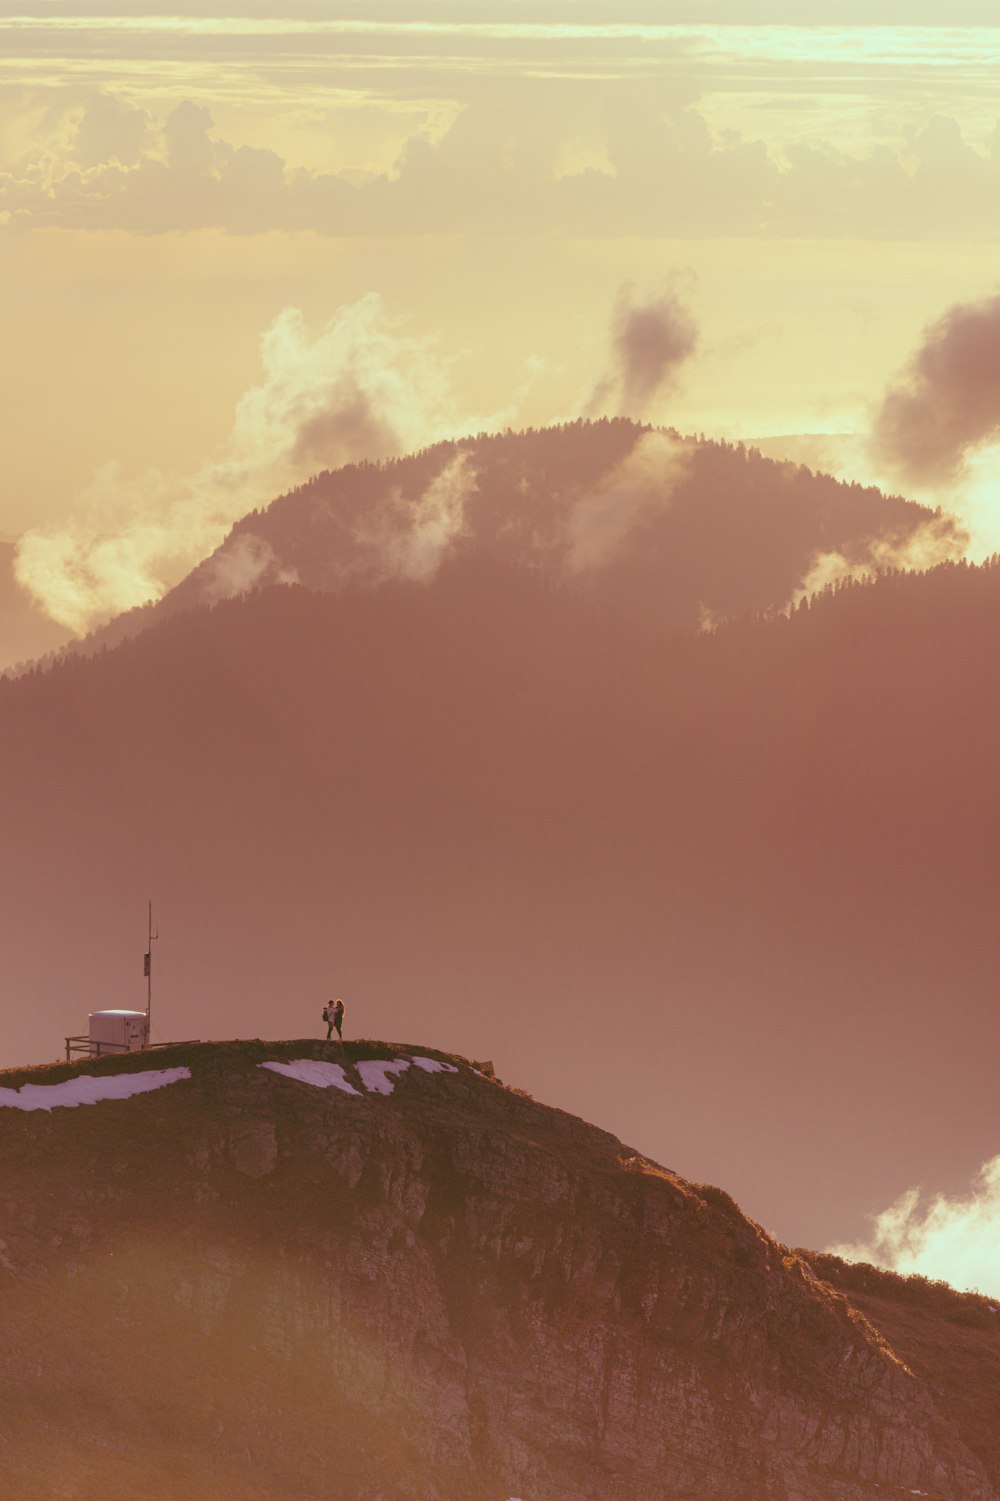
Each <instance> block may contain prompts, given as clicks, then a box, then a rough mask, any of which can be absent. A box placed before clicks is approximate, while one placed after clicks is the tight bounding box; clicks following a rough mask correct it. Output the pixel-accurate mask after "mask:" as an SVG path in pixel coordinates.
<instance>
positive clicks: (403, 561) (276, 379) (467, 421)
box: [16, 295, 511, 634]
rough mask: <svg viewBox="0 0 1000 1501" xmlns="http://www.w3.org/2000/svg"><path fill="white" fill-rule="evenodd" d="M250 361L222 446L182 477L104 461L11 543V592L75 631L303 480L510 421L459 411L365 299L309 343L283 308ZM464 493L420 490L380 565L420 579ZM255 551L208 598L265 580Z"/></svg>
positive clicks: (385, 316)
mask: <svg viewBox="0 0 1000 1501" xmlns="http://www.w3.org/2000/svg"><path fill="white" fill-rule="evenodd" d="M261 360H262V365H263V379H262V380H261V382H260V384H259V385H257V386H255V387H254V388H253V389H252V390H249V391H247V392H246V393H245V394H244V395H243V396H242V397H241V398H240V400H239V402H238V404H237V407H236V411H235V415H234V421H233V427H232V432H231V434H230V437H229V440H228V442H227V444H226V445H225V447H224V449H223V450H222V452H221V453H220V454H219V455H218V456H217V457H216V458H215V459H213V460H212V461H211V462H209V463H206V464H204V465H203V466H202V467H201V468H200V469H198V470H196V471H195V472H194V473H192V474H188V475H180V476H168V475H164V474H161V473H158V472H150V473H147V474H144V475H141V476H138V477H136V478H132V479H130V478H127V477H126V476H124V475H123V474H122V472H121V470H120V469H119V467H118V466H117V465H115V464H113V463H112V464H109V465H107V466H105V467H104V468H103V469H102V470H101V471H100V472H99V473H98V475H97V476H95V479H94V481H93V483H92V484H91V485H90V486H89V487H88V489H87V491H86V492H85V493H84V494H83V495H82V496H81V497H80V498H79V501H78V503H77V505H76V507H75V511H74V514H73V516H72V518H71V519H70V521H69V522H68V523H60V524H59V525H55V526H51V527H47V528H38V529H36V530H33V531H30V532H28V533H26V534H25V535H24V536H23V537H22V538H21V540H20V542H19V544H18V552H17V563H16V571H17V578H18V581H19V582H20V583H21V584H22V586H23V587H24V588H26V589H27V590H28V591H29V593H30V594H31V595H32V596H33V597H34V598H35V599H36V600H37V601H38V602H39V603H40V604H41V605H42V606H43V608H44V609H45V610H46V611H47V612H48V614H49V615H50V616H51V617H52V618H53V619H54V620H57V621H59V622H60V623H61V624H63V625H65V626H67V627H68V628H69V629H71V630H73V631H76V632H78V633H81V634H82V633H83V632H85V631H87V630H90V629H93V628H94V627H95V626H96V625H98V624H100V623H101V622H103V621H104V620H107V619H109V618H110V617H111V616H113V615H116V614H118V613H120V612H121V611H123V610H127V609H131V608H133V607H134V606H136V605H141V604H145V603H147V602H148V601H151V600H155V599H158V598H160V597H161V596H162V595H163V594H164V593H165V592H166V591H167V589H169V588H170V587H171V586H172V585H173V584H175V583H177V582H178V580H179V579H180V578H182V577H183V576H184V575H185V574H186V573H188V572H189V571H190V570H191V568H192V567H194V566H195V565H196V564H197V563H198V562H199V561H201V560H202V559H203V558H206V557H207V556H208V555H209V554H210V553H211V552H212V551H213V549H214V548H216V547H217V546H218V545H219V543H220V542H221V541H222V540H223V538H224V536H225V535H226V533H227V531H228V530H229V528H230V527H231V526H232V524H233V522H234V521H236V520H238V519H239V518H240V517H242V516H244V515H245V514H246V513H247V512H248V511H250V510H252V509H254V508H255V507H256V506H259V505H264V504H267V503H268V502H269V501H270V500H272V499H273V498H274V497H275V496H276V495H278V494H280V493H281V492H282V491H283V490H287V489H288V488H290V487H291V486H292V485H295V484H298V483H301V481H302V480H304V479H306V478H308V477H309V476H310V475H311V474H313V473H315V472H316V470H317V469H320V468H323V467H329V468H337V467H339V466H341V465H343V464H346V463H350V462H352V461H356V460H359V459H378V458H385V457H389V456H392V455H395V454H399V453H404V452H410V451H412V450H414V449H418V448H421V447H424V446H426V445H428V444H431V443H433V442H437V441H439V440H440V439H442V438H447V437H452V436H454V435H455V434H456V433H457V432H463V431H477V430H479V429H480V428H482V427H484V426H487V425H490V424H493V425H502V423H503V421H504V420H505V419H506V418H508V417H509V416H510V415H511V414H510V413H509V412H506V413H499V414H493V415H492V416H490V417H485V418H484V417H481V416H475V415H470V414H467V413H462V412H461V410H460V408H459V404H458V399H457V397H456V395H455V392H454V388H453V384H452V362H451V361H449V360H448V359H446V358H445V357H444V356H443V355H442V354H441V353H440V351H439V350H438V349H437V347H436V345H435V343H434V341H433V340H431V339H427V338H414V337H412V336H409V335H407V334H405V333H404V332H403V331H402V329H401V326H400V321H399V320H398V319H394V318H393V317H391V316H390V315H389V313H388V312H387V311H386V309H385V307H384V306H383V304H382V302H381V300H380V299H379V298H378V297H377V296H374V295H369V296H367V297H363V298H361V300H360V301H358V302H356V303H353V304H350V305H348V306H345V307H342V308H341V309H340V310H339V311H338V312H337V313H336V314H335V316H334V317H333V318H332V319H331V320H330V322H329V323H328V324H327V325H326V327H325V328H323V329H322V330H321V331H320V332H319V333H318V334H317V335H315V336H311V335H310V333H309V330H308V329H307V327H306V324H305V320H304V319H303V317H302V314H301V313H300V312H299V311H298V310H297V309H295V308H286V309H285V310H284V311H283V312H282V313H281V314H279V316H278V317H277V318H276V319H275V320H274V322H273V323H272V324H271V325H270V327H269V328H268V329H267V330H266V331H265V333H264V335H263V337H262V340H261ZM471 482H472V481H471V479H470V477H469V475H468V474H466V473H465V472H464V471H462V472H461V473H460V472H459V471H458V470H456V471H455V472H453V473H450V474H448V475H446V476H443V477H441V479H440V482H439V484H438V485H437V487H436V488H435V486H432V487H431V489H430V490H429V491H428V493H427V494H426V495H425V496H424V498H423V501H422V502H421V503H420V505H419V506H418V507H417V509H416V511H415V512H414V515H413V518H412V522H413V524H412V526H411V527H410V528H409V529H408V530H407V532H406V535H405V538H404V539H403V541H400V542H399V546H400V548H401V549H402V551H401V553H400V556H399V557H398V558H397V560H396V561H395V563H394V564H393V565H392V566H393V567H394V568H396V569H397V570H398V571H401V572H404V573H408V574H410V575H411V576H413V577H420V576H423V575H424V574H425V573H426V572H427V571H428V570H432V569H433V567H434V566H435V564H434V559H435V558H436V557H437V556H439V555H440V552H441V550H442V548H443V547H444V546H446V545H447V543H448V541H449V540H450V538H451V537H452V536H453V535H455V532H456V529H457V528H458V527H459V526H460V524H461V515H460V512H461V506H460V498H461V495H463V494H464V493H465V492H464V490H463V486H467V485H468V484H469V483H471ZM258 541H259V539H253V540H247V541H246V542H244V543H241V550H240V551H239V552H238V554H237V557H236V559H235V560H234V561H233V562H232V563H231V564H230V563H226V564H224V565H223V564H220V568H221V570H222V571H221V572H217V573H216V574H211V575H209V578H208V582H207V585H206V588H207V589H208V592H209V596H210V597H215V598H221V597H224V595H225V594H226V593H233V592H239V590H240V589H241V588H243V587H249V583H251V582H253V581H254V580H255V578H259V577H260V576H261V575H262V574H263V573H266V571H267V568H268V566H269V560H268V558H267V557H266V555H265V554H264V553H263V552H262V551H261V550H260V548H259V547H258V546H257V545H256V544H257V542H258ZM227 569H229V570H230V572H226V570H227ZM244 579H246V580H248V582H247V583H244V582H243V580H244Z"/></svg>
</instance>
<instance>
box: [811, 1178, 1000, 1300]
mask: <svg viewBox="0 0 1000 1501" xmlns="http://www.w3.org/2000/svg"><path fill="white" fill-rule="evenodd" d="M828 1249H829V1251H830V1253H831V1254H832V1255H834V1256H840V1257H843V1258H844V1260H846V1261H867V1262H871V1263H872V1264H873V1265H874V1266H883V1267H888V1268H889V1270H890V1271H894V1272H902V1273H904V1274H908V1273H913V1272H918V1273H919V1274H920V1275H921V1276H923V1277H931V1278H934V1279H937V1280H940V1281H943V1282H950V1283H951V1284H952V1286H953V1287H957V1288H960V1289H961V1290H963V1291H967V1292H981V1293H986V1294H987V1295H989V1296H991V1297H997V1298H1000V1157H994V1158H992V1159H991V1160H990V1161H989V1162H987V1163H985V1164H984V1166H983V1167H982V1168H981V1169H980V1171H979V1173H978V1175H977V1177H976V1178H975V1180H974V1181H973V1183H972V1186H971V1187H970V1190H969V1192H968V1194H967V1195H966V1196H965V1197H964V1198H957V1199H949V1198H948V1197H946V1196H945V1195H944V1194H937V1195H936V1196H935V1197H934V1198H933V1199H931V1201H930V1202H929V1203H927V1204H924V1203H922V1202H921V1193H920V1190H919V1189H916V1188H911V1189H908V1190H907V1192H906V1193H904V1194H902V1195H900V1197H899V1198H898V1199H897V1200H896V1202H895V1203H894V1204H891V1205H890V1206H889V1208H888V1209H886V1210H884V1211H883V1213H882V1214H879V1215H877V1216H876V1217H875V1219H874V1224H873V1229H872V1235H871V1238H870V1240H868V1241H867V1242H865V1243H858V1244H851V1245H841V1246H830V1247H829V1248H828Z"/></svg>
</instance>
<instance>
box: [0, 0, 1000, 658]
mask: <svg viewBox="0 0 1000 1501" xmlns="http://www.w3.org/2000/svg"><path fill="white" fill-rule="evenodd" d="M998 82H1000V13H998V12H997V10H996V7H995V5H993V4H988V3H985V0H984V3H980V0H955V3H951V4H947V5H946V4H944V3H941V0H908V3H906V4H903V3H897V0H865V3H860V0H859V3H847V0H771V3H765V0H729V3H713V0H686V3H675V4H670V3H666V0H660V3H653V0H531V3H530V4H529V3H528V0H356V3H353V4H352V3H350V0H286V3H280V0H230V3H228V4H223V3H217V4H216V3H213V0H197V3H196V0H173V3H168V4H163V5H151V4H145V3H143V0H120V3H118V4H104V5H99V4H93V3H86V0H13V3H4V4H2V5H0V277H2V280H0V286H2V298H3V315H2V325H0V326H2V330H3V337H2V339H0V394H2V403H3V411H4V414H5V423H4V438H5V442H4V449H5V455H4V456H5V465H4V486H3V499H2V509H0V538H6V539H7V540H11V541H12V540H15V539H23V540H22V543H21V554H20V563H19V569H20V573H19V576H20V578H21V581H22V584H23V585H24V586H26V587H27V588H30V589H31V590H33V591H34V593H35V595H36V597H37V598H38V599H39V600H41V601H42V602H43V604H44V605H45V607H46V608H47V609H48V610H49V611H50V613H52V614H53V615H54V617H55V618H56V619H58V620H59V621H60V622H61V623H62V624H63V625H65V626H66V628H67V629H73V630H78V631H79V630H84V629H86V628H87V627H88V626H90V625H93V624H95V623H97V622H98V621H99V620H101V619H103V618H106V617H107V616H108V615H109V614H110V613H113V612H114V611H115V610H117V609H121V608H124V607H127V606H129V605H133V604H136V603H141V602H142V601H143V600H144V599H147V598H152V597H156V596H157V595H158V594H159V593H162V592H163V590H164V589H165V588H166V587H168V586H169V585H170V584H171V583H173V582H175V581H176V580H177V579H178V578H179V577H180V576H182V575H183V573H184V572H186V571H187V569H188V568H190V567H191V566H192V564H193V563H194V562H196V561H197V560H198V558H199V557H200V556H202V555H204V553H206V552H207V551H209V550H210V549H211V548H212V547H214V546H215V545H216V544H217V543H218V541H219V540H221V537H222V536H223V535H224V534H225V531H226V530H227V529H228V526H229V525H230V524H231V522H232V521H233V520H234V519H235V518H236V517H238V516H239V515H241V514H243V513H244V512H245V511H247V510H248V509H250V508H252V507H253V506H256V505H262V504H265V503H266V502H267V501H268V500H269V499H271V498H272V497H273V496H274V495H276V494H277V493H279V492H280V491H281V490H282V489H284V488H286V487H287V486H288V485H289V484H292V483H295V482H297V481H298V480H300V479H302V478H304V477H305V476H306V475H307V474H309V473H310V472H312V471H314V470H316V469H319V468H323V467H334V466H335V465H337V464H339V463H342V462H344V461H346V460H349V459H352V458H356V457H361V456H372V457H376V456H378V455H379V454H380V453H383V452H387V451H391V450H392V449H407V448H413V447H418V446H420V445H422V444H424V443H426V442H429V441H432V440H435V439H437V438H440V437H443V436H451V435H457V434H461V433H465V432H468V431H476V430H479V429H481V428H495V427H503V426H506V425H511V426H521V425H526V424H533V425H540V424H543V423H549V422H554V421H559V420H563V419H566V418H571V417H574V416H576V415H578V414H579V413H580V412H581V411H583V410H585V409H586V406H587V402H588V398H589V397H590V396H591V393H592V392H593V391H594V389H595V386H597V385H598V384H599V383H600V381H601V378H602V372H603V370H604V368H605V362H606V360H607V347H608V330H609V322H610V320H611V318H612V314H613V309H614V307H615V305H616V301H617V300H618V299H620V297H622V296H623V295H625V296H628V297H632V298H634V299H642V298H643V297H656V296H658V295H662V294H663V293H664V291H665V290H667V291H669V293H670V295H672V296H674V297H676V298H677V299H679V301H680V302H681V303H682V304H683V305H684V306H685V307H687V308H688V309H689V310H690V313H691V315H692V316H693V319H694V321H695V323H696V325H697V329H698V342H697V348H696V351H695V353H694V355H693V356H692V357H691V358H690V360H688V361H687V362H686V363H685V365H684V368H683V371H682V372H681V374H680V378H679V380H678V383H677V385H676V387H675V389H673V390H672V391H668V392H665V393H664V394H663V395H662V397H661V398H660V399H658V401H657V402H656V403H654V404H653V406H652V407H651V409H649V410H645V411H642V412H634V413H630V415H635V416H641V417H644V418H646V419H647V420H650V421H654V422H664V423H670V424H673V425H675V426H677V427H678V428H680V429H681V430H682V431H684V432H704V433H706V434H708V435H712V436H725V437H729V438H762V439H764V438H769V437H775V436H786V435H796V434H805V435H811V436H810V438H809V441H808V442H805V443H802V444H799V445H787V444H786V445H781V444H778V445H777V450H778V451H782V449H783V447H784V449H787V450H788V451H791V452H794V453H795V454H796V456H801V457H803V458H805V459H806V460H807V461H809V462H812V463H813V464H823V465H824V466H827V467H831V468H834V469H836V470H838V471H839V472H841V473H842V474H844V475H847V476H849V477H858V478H864V479H866V480H869V479H870V480H875V481H879V482H882V483H884V484H885V485H887V486H889V487H891V488H896V489H903V490H905V492H906V493H910V494H915V495H917V496H918V497H919V498H923V499H929V500H931V501H932V502H934V503H937V502H939V501H940V502H941V503H942V504H944V505H946V506H948V507H955V508H957V509H958V510H959V511H960V512H961V514H962V515H963V516H964V517H965V518H966V520H967V521H968V522H969V524H970V526H971V528H972V542H971V544H970V552H971V555H973V556H981V555H982V554H983V553H984V552H988V551H992V550H993V549H994V548H995V547H996V546H1000V505H998V507H997V512H996V515H994V512H993V506H992V500H991V496H992V474H993V472H994V470H997V471H1000V460H998V459H997V458H996V455H995V454H994V451H993V449H992V448H991V446H990V443H989V442H980V443H979V444H978V446H977V447H976V448H975V451H974V452H971V453H970V454H968V455H967V456H966V460H965V461H964V462H963V465H962V467H961V470H960V472H958V471H956V472H951V473H949V474H948V475H946V476H944V477H942V476H941V475H940V474H939V475H937V476H934V477H932V478H931V479H926V477H925V478H924V481H914V482H912V483H910V482H908V481H907V482H905V483H904V480H903V479H901V478H900V476H899V474H898V473H893V472H889V471H888V470H887V469H886V467H885V465H884V464H882V463H881V461H880V460H879V459H878V457H877V456H876V455H875V454H874V453H873V452H871V451H870V449H869V446H868V435H869V433H870V430H871V427H872V424H873V421H874V415H875V413H876V412H877V410H878V408H879V405H880V403H881V402H882V400H883V397H884V396H885V393H886V390H887V388H888V387H889V386H890V385H891V384H892V383H893V382H894V381H896V380H897V379H899V373H900V371H901V370H903V369H905V367H906V365H907V362H908V361H909V360H910V359H911V358H912V357H913V355H914V353H915V352H916V351H917V350H918V349H919V347H920V345H921V340H922V338H923V335H924V330H925V328H926V327H927V325H928V324H929V323H931V322H933V320H936V319H939V318H941V317H943V316H944V315H945V314H946V313H948V311H949V309H952V308H954V307H955V306H956V305H962V304H971V303H980V302H985V301H986V300H988V299H990V298H992V297H993V296H994V295H995V292H996V283H997V236H998V232H1000V126H998V118H1000V96H998ZM623 288H624V289H627V290H626V291H625V292H624V293H623ZM628 289H630V290H628ZM360 396H363V397H364V398H365V404H366V405H367V407H369V408H373V409H375V410H376V411H378V412H379V413H380V414H381V417H382V419H384V420H380V421H379V422H378V423H377V424H375V425H374V426H373V425H372V424H370V423H369V424H368V425H367V426H366V427H365V426H364V425H362V426H361V427H359V426H358V425H357V424H355V425H354V426H353V427H352V426H351V423H350V422H349V420H347V419H348V418H349V416H350V413H351V411H352V410H354V408H355V407H356V406H357V403H358V399H359V397H360ZM320 408H324V409H326V410H328V411H330V412H332V413H333V414H334V415H335V416H336V418H337V420H336V421H335V422H333V423H332V425H330V426H329V432H330V434H331V436H330V441H329V443H328V446H327V448H326V449H324V450H320V449H317V448H316V447H315V446H312V447H309V448H303V446H302V444H301V442H300V441H298V440H297V438H296V435H297V434H299V433H300V429H301V420H300V419H301V417H302V414H303V412H307V413H315V412H316V411H317V410H319V409H320ZM345 414H346V415H345ZM341 418H343V419H344V420H341ZM986 427H987V429H988V431H987V437H992V431H993V430H992V427H991V426H990V423H987V424H986ZM817 435H818V436H817ZM823 435H829V436H828V437H826V438H824V436H823ZM843 435H847V436H846V437H844V436H843ZM980 437H982V433H981V434H980ZM911 478H912V476H911Z"/></svg>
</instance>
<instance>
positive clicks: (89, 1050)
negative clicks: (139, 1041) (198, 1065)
mask: <svg viewBox="0 0 1000 1501" xmlns="http://www.w3.org/2000/svg"><path fill="white" fill-rule="evenodd" d="M200 1041H201V1039H200V1038H198V1037H190V1038H187V1039H185V1041H184V1042H146V1043H143V1045H142V1046H141V1047H138V1048H130V1047H128V1045H127V1044H126V1043H124V1042H99V1041H98V1040H97V1039H96V1038H93V1037H67V1039H66V1062H67V1063H69V1062H70V1061H71V1059H72V1058H73V1057H74V1056H75V1057H83V1058H104V1057H107V1056H110V1054H112V1053H149V1052H152V1050H153V1049H154V1048H185V1047H187V1046H188V1045H189V1043H191V1042H200Z"/></svg>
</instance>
